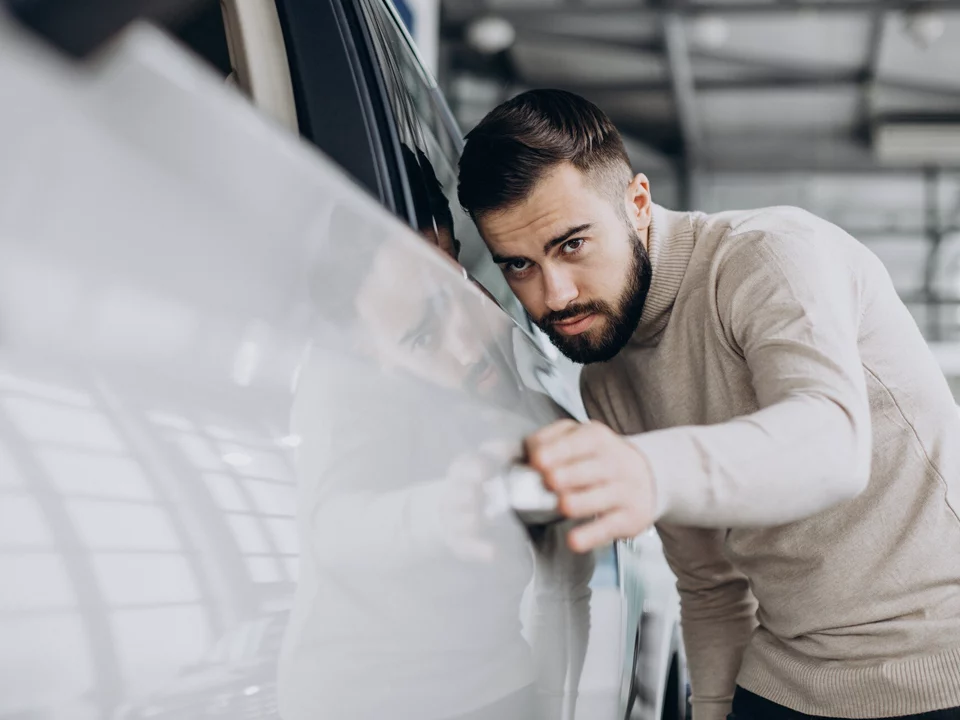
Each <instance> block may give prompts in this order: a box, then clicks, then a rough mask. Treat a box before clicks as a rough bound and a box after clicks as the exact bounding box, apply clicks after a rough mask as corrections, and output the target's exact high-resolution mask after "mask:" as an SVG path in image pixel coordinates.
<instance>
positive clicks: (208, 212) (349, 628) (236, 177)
mask: <svg viewBox="0 0 960 720" xmlns="http://www.w3.org/2000/svg"><path fill="white" fill-rule="evenodd" d="M0 23H2V24H0V38H2V41H0V48H2V50H0V88H2V89H3V93H4V95H6V96H8V97H13V96H15V97H17V98H18V103H17V104H16V107H15V108H11V107H10V106H5V107H4V110H3V112H2V113H0V159H2V166H3V172H2V173H0V183H2V189H0V498H2V502H0V510H2V520H0V564H2V565H0V567H2V569H0V577H2V579H3V588H4V590H3V592H2V594H0V603H2V604H0V627H2V632H0V635H2V636H3V638H4V641H3V642H2V643H0V715H10V716H17V717H20V716H22V717H31V718H33V717H38V718H40V717H42V718H58V719H59V718H71V719H72V718H118V719H119V718H146V717H169V718H174V717H177V718H179V717H184V718H188V717H189V718H192V717H218V716H222V717H227V716H230V717H237V716H244V717H264V718H266V717H274V716H276V714H277V712H278V709H277V708H278V705H279V707H280V708H282V709H283V716H284V717H285V718H287V720H296V718H298V717H305V716H307V715H310V716H314V717H316V716H322V717H350V718H362V717H373V716H378V717H382V716H383V715H384V713H385V712H387V711H389V713H390V715H389V716H390V717H395V718H405V717H410V718H431V717H436V718H441V717H444V718H446V717H476V718H485V717H498V718H505V717H510V716H511V715H510V713H511V712H512V713H513V715H514V716H516V717H530V716H531V715H530V714H529V713H528V712H527V711H528V710H530V708H533V709H534V713H535V715H537V716H540V717H545V718H570V717H575V718H581V720H582V719H584V718H608V717H618V713H619V714H620V715H622V712H623V707H622V701H621V698H620V688H621V685H622V676H621V673H620V672H619V668H620V666H621V665H622V658H623V657H624V653H625V652H626V649H625V647H624V642H623V635H624V632H623V628H622V626H621V619H622V618H623V617H624V616H625V613H626V610H625V607H626V606H625V598H624V595H623V590H622V587H621V586H620V584H619V582H618V572H617V565H616V561H615V557H614V555H613V552H612V550H611V549H609V548H608V549H607V550H604V551H601V552H598V553H596V554H593V555H587V556H577V555H574V554H573V553H571V552H570V551H569V550H567V549H566V545H565V543H564V542H563V534H564V531H565V529H566V526H565V525H564V524H562V523H561V524H552V525H549V526H546V527H538V528H532V529H531V528H526V527H524V526H523V525H522V524H521V523H520V522H519V521H518V520H517V518H516V517H515V515H514V514H513V513H512V511H511V508H510V503H509V496H508V495H507V493H505V491H504V485H503V482H502V478H503V475H504V473H505V472H506V471H507V470H508V469H509V468H510V467H511V465H512V463H514V462H515V461H516V460H518V459H519V457H520V454H521V447H520V444H521V440H522V438H523V437H524V435H525V434H527V433H529V432H530V431H531V430H533V429H535V428H537V427H540V426H542V425H544V424H546V423H548V422H551V421H553V420H555V419H557V418H560V417H564V416H566V415H567V413H566V412H564V411H563V410H562V409H561V408H560V406H559V405H558V404H557V403H556V402H555V400H553V399H551V397H550V396H549V394H548V388H549V385H550V383H551V382H552V380H551V378H553V379H554V380H555V378H556V370H555V368H554V367H553V366H552V365H551V363H549V362H548V361H547V359H546V358H545V357H544V356H543V355H542V354H541V353H540V351H539V349H538V347H537V346H536V343H535V341H533V340H532V339H531V336H530V335H528V334H527V333H526V332H523V331H519V329H518V328H517V326H516V324H515V323H514V322H513V320H511V319H510V318H509V317H508V316H507V315H506V314H504V313H503V312H502V311H501V310H500V309H499V308H498V307H497V306H496V305H495V304H494V303H492V302H491V301H489V300H488V299H487V298H486V297H485V296H484V295H483V293H481V292H480V291H479V290H478V289H477V288H476V287H474V286H473V285H472V284H471V283H469V282H468V281H466V280H465V279H464V278H463V277H462V275H461V274H460V272H459V271H458V269H457V268H456V267H455V266H454V264H452V263H451V262H449V261H448V260H446V259H444V258H443V256H442V255H441V254H440V253H438V252H437V251H436V250H435V249H433V248H431V247H429V246H428V245H427V244H426V243H424V242H423V240H422V239H421V238H419V237H418V236H417V235H416V234H415V233H413V232H412V231H411V230H410V229H409V228H406V227H404V226H402V225H401V224H400V223H399V222H398V221H397V220H396V219H395V218H394V217H392V216H391V215H390V214H389V213H388V212H387V211H385V210H384V209H383V208H382V207H381V206H380V205H379V204H378V203H377V202H376V201H375V200H374V199H373V198H371V197H369V196H368V195H367V194H366V193H365V192H364V191H362V190H360V189H359V188H358V187H356V186H355V185H354V183H353V182H352V181H351V180H349V179H348V178H347V177H346V175H345V174H344V173H343V172H341V171H340V170H339V169H338V168H337V167H335V166H334V165H333V164H332V163H330V162H329V161H328V160H326V159H325V158H324V157H322V156H321V155H320V154H319V153H317V152H316V151H315V150H314V149H313V148H311V147H309V146H308V145H306V144H305V143H303V142H301V141H300V140H298V139H296V138H294V137H292V136H291V135H290V134H289V133H286V132H284V131H283V130H282V129H280V128H279V127H277V126H276V125H275V124H274V123H272V122H270V121H269V120H267V119H265V118H264V117H262V116H261V115H260V114H258V113H257V112H256V111H255V109H254V108H253V107H251V106H250V105H249V104H248V103H246V102H245V101H244V100H243V99H242V98H241V96H240V95H239V94H238V93H236V92H235V91H233V90H231V89H230V88H228V87H225V86H224V85H223V83H222V82H221V81H220V79H219V78H217V77H216V76H215V75H213V74H212V73H210V72H208V71H207V70H206V69H205V68H203V67H201V66H200V65H199V64H197V62H196V61H195V60H194V59H193V58H191V57H189V56H187V55H185V54H183V53H182V51H181V50H180V49H179V48H177V47H176V46H175V45H174V44H173V43H172V42H170V41H169V40H168V39H166V38H165V37H163V36H161V35H160V34H159V33H158V32H156V31H154V30H152V29H151V28H148V27H139V28H134V29H132V30H131V31H129V32H128V33H126V35H125V36H124V37H123V38H122V39H121V41H120V42H119V44H118V45H117V46H116V47H115V48H114V49H113V50H111V51H110V52H108V53H106V54H105V55H104V56H102V57H101V58H100V59H99V60H98V62H97V63H96V64H94V65H92V66H88V67H76V66H73V65H70V64H67V63H65V62H63V61H62V60H60V59H59V58H57V57H55V56H53V55H51V54H48V52H47V51H46V50H44V49H43V48H41V47H39V46H37V45H33V44H32V43H29V42H27V41H26V40H24V39H23V38H22V37H21V36H20V35H19V34H18V33H17V32H15V31H14V30H13V29H12V28H11V27H10V26H8V25H7V24H5V22H2V21H0ZM295 516H296V518H295ZM278 618H283V619H284V622H286V618H289V622H286V629H285V634H284V636H283V640H282V642H272V643H264V642H260V643H259V644H258V643H257V642H255V641H254V640H249V642H251V643H253V646H252V649H251V650H250V651H249V652H236V653H231V652H226V651H224V652H222V653H219V652H218V651H217V649H216V648H217V647H219V646H220V645H223V646H231V645H232V643H234V642H238V643H241V644H242V643H243V642H247V640H244V638H247V639H249V638H250V637H251V636H252V635H255V632H254V630H253V629H252V628H257V627H260V628H263V627H266V626H270V627H275V625H276V623H277V622H279V620H278ZM237 638H239V639H237ZM278 680H279V683H278ZM504 703H506V704H504Z"/></svg>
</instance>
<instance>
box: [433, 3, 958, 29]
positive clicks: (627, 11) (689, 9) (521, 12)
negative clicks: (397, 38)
mask: <svg viewBox="0 0 960 720" xmlns="http://www.w3.org/2000/svg"><path fill="white" fill-rule="evenodd" d="M917 9H923V10H936V11H950V10H953V11H956V10H960V0H923V1H921V0H869V1H868V0H809V1H808V2H802V1H798V2H750V1H749V0H731V2H723V3H713V2H703V1H702V0H701V1H698V2H689V1H687V2H684V1H681V2H678V3H676V4H675V5H674V6H672V7H671V11H672V12H676V13H677V14H679V15H682V16H692V15H721V16H731V15H750V16H760V15H790V14H793V15H796V14H798V13H811V12H812V13H822V14H848V15H849V14H854V15H857V14H859V15H862V14H870V15H872V14H873V13H875V12H904V11H908V10H917ZM547 11H549V12H551V13H554V14H556V15H562V16H563V17H565V18H568V19H575V18H578V17H583V18H585V19H595V18H598V17H605V16H606V17H610V16H614V17H623V16H625V15H632V16H634V17H637V16H643V15H650V16H659V15H661V14H662V13H663V8H662V7H660V6H658V5H654V4H641V3H636V2H623V3H618V4H615V5H614V4H604V5H600V6H597V7H592V8H590V9H584V10H579V9H574V8H570V7H569V6H567V7H554V8H549V10H548V9H546V8H542V7H541V8H529V7H528V8H508V7H498V8H496V10H491V9H490V8H487V7H486V6H485V5H484V4H480V3H478V4H477V7H476V8H470V9H469V10H466V11H465V8H464V7H459V8H453V9H452V11H451V12H450V13H449V15H448V17H449V19H450V20H451V21H454V22H464V21H467V20H470V19H473V18H475V17H479V16H480V15H485V14H490V13H491V12H493V13H495V14H497V15H499V16H501V17H504V18H506V19H508V20H511V21H513V22H517V23H521V22H528V23H535V24H536V23H540V22H542V20H543V17H544V13H545V12H547Z"/></svg>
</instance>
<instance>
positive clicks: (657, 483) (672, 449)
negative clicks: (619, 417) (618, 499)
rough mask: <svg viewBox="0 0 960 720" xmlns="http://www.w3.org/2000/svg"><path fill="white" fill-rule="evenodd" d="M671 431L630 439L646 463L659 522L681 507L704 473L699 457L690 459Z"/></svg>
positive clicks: (628, 438) (635, 436) (628, 439)
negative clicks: (699, 476)
mask: <svg viewBox="0 0 960 720" xmlns="http://www.w3.org/2000/svg"><path fill="white" fill-rule="evenodd" d="M675 440H676V437H674V436H672V434H671V433H669V432H662V431H661V432H651V433H644V434H642V435H632V436H629V437H627V441H628V442H629V443H630V444H631V445H632V446H633V447H634V448H636V449H637V450H638V451H639V452H640V454H641V455H643V457H644V459H645V460H646V461H647V467H648V468H649V470H650V474H651V477H652V480H653V486H654V493H655V497H656V503H657V505H656V515H655V518H656V520H657V521H659V520H660V519H661V518H663V517H664V516H666V515H674V514H676V512H677V510H678V509H679V508H680V507H681V506H682V504H683V502H684V497H687V498H689V497H690V495H689V493H690V492H692V490H693V488H695V487H696V483H697V477H698V475H702V474H703V469H702V467H701V466H700V463H699V461H698V458H695V457H690V453H689V452H685V451H683V450H681V448H679V447H677V445H678V444H677V443H676V442H675Z"/></svg>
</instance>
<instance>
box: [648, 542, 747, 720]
mask: <svg viewBox="0 0 960 720" xmlns="http://www.w3.org/2000/svg"><path fill="white" fill-rule="evenodd" d="M657 532H658V533H659V534H660V539H661V540H662V541H663V551H664V555H665V556H666V558H667V562H668V563H669V565H670V569H671V570H673V572H674V574H675V575H676V576H677V592H678V593H679V595H680V624H681V627H682V628H683V646H684V649H685V650H686V654H687V667H688V669H689V672H690V688H691V696H690V702H691V705H692V707H693V720H724V718H726V717H727V714H728V713H729V712H730V709H731V705H732V703H733V693H734V691H735V690H736V686H737V673H738V672H739V671H740V663H741V661H742V660H743V651H744V649H745V648H746V647H747V644H748V643H749V641H750V636H751V635H752V634H753V629H754V627H755V626H756V619H755V618H756V609H757V603H756V601H755V600H754V598H753V593H751V592H750V586H749V583H748V582H747V579H746V577H744V576H743V574H742V573H740V572H738V571H737V570H735V569H734V567H733V565H732V564H731V563H730V561H729V560H728V559H727V558H726V556H725V555H724V553H723V543H724V536H725V535H726V531H725V530H713V529H699V528H687V527H679V526H675V525H665V524H660V525H658V526H657Z"/></svg>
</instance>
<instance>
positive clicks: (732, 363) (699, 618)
mask: <svg viewBox="0 0 960 720" xmlns="http://www.w3.org/2000/svg"><path fill="white" fill-rule="evenodd" d="M459 194H460V200H461V203H462V204H463V206H464V207H465V208H466V209H467V210H468V211H469V212H470V213H471V215H472V217H473V218H474V219H475V221H476V222H477V224H478V227H479V229H480V232H481V234H482V235H483V237H484V240H485V241H486V243H487V245H488V246H489V248H490V251H491V252H492V254H493V256H494V259H495V260H496V261H497V262H498V263H499V264H500V266H501V268H502V270H503V273H504V275H505V277H506V279H507V281H508V282H509V284H510V287H511V288H512V289H513V291H514V292H515V293H516V295H517V297H518V298H519V299H520V301H521V302H522V303H523V305H524V307H525V308H526V309H527V311H528V312H529V314H530V315H531V317H533V318H534V320H535V321H536V322H537V323H538V325H539V326H540V327H541V328H542V329H543V330H544V332H546V333H547V334H548V335H549V336H550V338H551V339H552V340H553V342H554V343H555V344H556V345H557V347H558V348H559V349H560V350H562V351H563V352H564V353H565V354H566V355H567V356H568V357H570V358H571V359H572V360H574V361H577V362H581V363H585V364H586V365H587V367H585V368H584V371H583V376H582V382H581V390H582V393H583V398H584V403H585V405H586V407H587V410H588V412H589V414H590V416H591V417H592V418H594V419H595V420H598V421H600V422H601V423H603V424H600V423H597V422H593V423H590V424H585V425H579V424H576V423H573V422H562V423H557V424H555V425H552V426H550V427H547V428H545V429H543V430H542V431H541V432H539V433H537V434H535V435H534V436H532V437H530V438H529V439H528V441H527V451H528V456H529V460H530V462H531V463H532V464H533V465H534V466H535V467H536V468H537V469H539V470H540V471H541V472H542V474H543V476H544V479H545V482H546V484H547V485H548V486H549V487H550V488H551V489H552V490H554V491H555V492H556V493H557V495H558V496H559V500H560V508H561V510H562V511H563V512H564V513H565V514H567V515H568V516H570V517H574V518H583V519H585V520H588V521H587V522H585V523H584V524H583V525H582V526H581V527H579V528H578V529H577V530H576V531H574V532H572V533H571V534H570V536H569V542H570V544H571V546H572V547H573V548H574V549H576V550H579V551H587V550H590V549H591V548H594V547H597V546H598V545H601V544H603V543H606V542H609V541H611V540H613V539H615V538H623V537H630V536H633V535H635V534H637V533H640V532H641V531H643V530H644V529H645V528H647V527H648V526H650V525H651V524H652V523H657V527H658V529H659V532H660V535H661V537H662V539H663V544H664V549H665V552H666V555H667V559H668V560H669V562H670V564H671V566H672V568H673V569H674V572H675V573H676V575H677V577H678V589H679V591H680V595H681V599H682V622H683V630H684V640H685V645H686V650H687V655H688V659H689V667H690V675H691V680H692V688H693V705H694V717H695V720H713V719H714V718H723V717H725V716H726V715H727V713H728V712H730V709H731V702H732V705H733V713H734V716H735V717H736V718H756V719H760V718H764V719H767V718H801V717H808V716H816V717H835V718H888V717H909V718H914V717H924V718H960V709H956V708H960V519H958V515H957V511H958V510H960V418H958V415H957V411H956V406H955V405H954V402H953V399H952V398H951V396H950V391H949V389H948V387H947V384H946V381H945V380H944V378H943V375H942V373H941V372H940V370H939V368H938V367H937V365H936V363H935V361H934V359H933V357H932V356H931V353H930V352H929V350H928V349H927V346H926V344H925V342H924V340H923V338H922V337H921V335H920V333H919V331H918V330H917V327H916V325H915V323H914V322H913V320H912V319H911V316H910V314H909V313H908V311H907V309H906V308H905V307H904V305H903V304H902V303H901V302H900V300H899V299H898V297H897V294H896V292H895V291H894V288H893V286H892V284H891V281H890V279H889V277H888V275H887V273H886V272H885V270H884V268H883V266H882V265H881V263H880V261H879V260H878V259H877V258H876V257H874V256H873V255H872V254H871V253H870V252H868V251H867V250H866V249H865V248H864V247H863V246H861V245H860V244H858V243H857V242H856V241H855V240H854V239H853V238H851V237H850V236H849V235H847V234H846V233H844V232H843V231H842V230H840V229H839V228H837V227H835V226H833V225H831V224H829V223H827V222H825V221H823V220H820V219H818V218H816V217H814V216H812V215H810V214H808V213H805V212H803V211H801V210H797V209H793V208H771V209H766V210H753V211H746V212H727V213H721V214H718V215H705V214H701V213H677V212H670V211H668V210H665V209H664V208H662V207H659V206H657V205H654V204H653V203H652V201H651V194H650V184H649V182H648V181H647V178H646V177H644V176H643V175H636V176H633V174H632V172H631V171H630V166H629V162H628V159H627V155H626V153H625V151H624V148H623V144H622V142H621V139H620V137H619V135H618V134H617V131H616V129H615V128H614V127H613V126H612V125H611V123H610V121H609V120H608V119H607V118H606V116H604V114H603V113H602V112H601V111H600V110H599V109H598V108H596V107H595V106H594V105H592V104H590V103H589V102H587V101H585V100H583V99H582V98H579V97H577V96H575V95H572V94H570V93H565V92H559V91H547V90H539V91H533V92H528V93H524V94H523V95H520V96H518V97H516V98H514V99H513V100H510V101H509V102H507V103H504V104H503V105H501V106H500V107H498V108H496V109H495V110H494V111H493V112H491V113H490V114H489V115H488V116H487V117H486V118H485V119H484V120H483V122H481V123H480V125H479V126H478V127H477V128H476V129H475V130H473V131H472V132H471V133H470V134H469V135H468V136H467V143H466V148H465V150H464V153H463V157H462V160H461V163H460V187H459ZM950 708H955V709H953V710H950ZM923 713H932V714H923Z"/></svg>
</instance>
